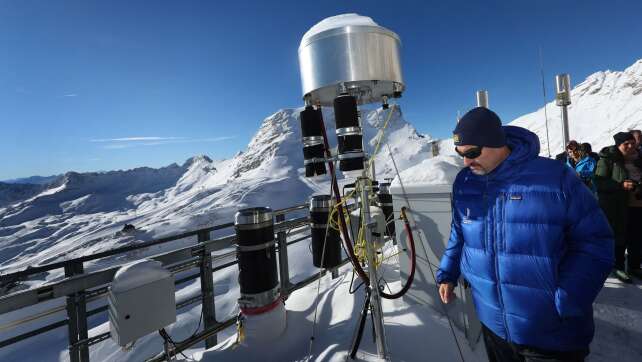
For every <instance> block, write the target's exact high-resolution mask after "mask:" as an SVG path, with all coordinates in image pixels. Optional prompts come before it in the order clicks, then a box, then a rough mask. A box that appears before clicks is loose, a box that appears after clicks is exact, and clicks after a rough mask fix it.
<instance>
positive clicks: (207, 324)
mask: <svg viewBox="0 0 642 362" xmlns="http://www.w3.org/2000/svg"><path fill="white" fill-rule="evenodd" d="M209 239H210V233H209V232H208V231H199V233H198V242H199V243H203V242H205V241H208V240H209ZM201 294H202V296H203V297H202V298H203V301H202V303H203V305H202V308H203V329H204V330H207V329H209V328H212V327H214V326H215V325H216V307H215V304H214V279H213V278H212V254H210V253H208V252H207V251H205V249H203V255H202V257H201ZM217 343H218V342H217V338H216V334H214V335H212V336H210V337H207V338H206V339H205V347H206V348H211V347H214V346H216V344H217Z"/></svg>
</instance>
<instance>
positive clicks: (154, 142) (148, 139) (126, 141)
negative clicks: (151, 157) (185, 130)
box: [90, 136, 237, 150]
mask: <svg viewBox="0 0 642 362" xmlns="http://www.w3.org/2000/svg"><path fill="white" fill-rule="evenodd" d="M236 137H237V136H219V137H209V138H186V137H156V136H144V137H121V138H100V139H92V140H90V142H98V143H108V144H106V145H103V146H101V148H104V149H111V150H117V149H124V148H131V147H143V146H161V145H168V144H176V143H199V142H221V141H227V140H231V139H235V138H236Z"/></svg>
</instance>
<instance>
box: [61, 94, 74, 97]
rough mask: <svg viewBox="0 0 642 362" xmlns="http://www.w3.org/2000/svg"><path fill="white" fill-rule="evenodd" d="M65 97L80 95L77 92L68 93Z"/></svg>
mask: <svg viewBox="0 0 642 362" xmlns="http://www.w3.org/2000/svg"><path fill="white" fill-rule="evenodd" d="M63 97H78V94H76V93H68V94H65V95H63Z"/></svg>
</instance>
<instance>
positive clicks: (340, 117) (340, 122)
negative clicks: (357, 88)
mask: <svg viewBox="0 0 642 362" xmlns="http://www.w3.org/2000/svg"><path fill="white" fill-rule="evenodd" d="M334 119H335V121H336V122H337V129H339V128H346V127H359V111H358V110H357V99H356V98H355V97H353V96H351V95H349V94H345V93H344V94H341V95H339V96H338V97H337V98H335V99H334Z"/></svg>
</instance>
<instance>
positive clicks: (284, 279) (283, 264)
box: [275, 214, 291, 298]
mask: <svg viewBox="0 0 642 362" xmlns="http://www.w3.org/2000/svg"><path fill="white" fill-rule="evenodd" d="M275 221H276V222H277V223H279V222H282V221H285V214H278V215H276V220H275ZM276 242H277V245H278V247H279V280H280V281H281V295H282V296H283V297H286V298H287V296H288V294H289V291H290V287H291V284H290V270H289V267H288V243H287V238H286V237H285V231H279V232H278V233H277V234H276Z"/></svg>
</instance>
